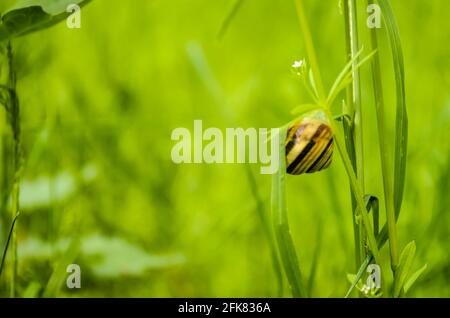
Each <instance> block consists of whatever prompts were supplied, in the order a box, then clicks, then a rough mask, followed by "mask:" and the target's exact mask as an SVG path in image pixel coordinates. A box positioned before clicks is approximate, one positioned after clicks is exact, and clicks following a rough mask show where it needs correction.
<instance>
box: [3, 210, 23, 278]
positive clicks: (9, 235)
mask: <svg viewBox="0 0 450 318" xmlns="http://www.w3.org/2000/svg"><path fill="white" fill-rule="evenodd" d="M18 217H19V213H18V214H17V215H16V217H15V218H14V220H13V221H12V224H11V228H10V230H9V234H8V239H7V240H6V245H5V249H4V250H3V256H2V262H1V263H0V278H1V277H2V273H3V267H4V265H5V260H6V255H7V254H8V247H9V243H10V242H11V237H12V234H13V232H14V226H15V225H16V221H17V218H18Z"/></svg>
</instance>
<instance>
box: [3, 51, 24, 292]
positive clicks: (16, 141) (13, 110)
mask: <svg viewBox="0 0 450 318" xmlns="http://www.w3.org/2000/svg"><path fill="white" fill-rule="evenodd" d="M6 54H7V62H8V72H9V78H8V87H9V112H10V122H11V129H12V134H13V148H14V149H13V174H14V176H13V185H12V207H11V219H15V218H16V216H17V215H19V194H20V170H21V151H20V135H21V131H20V130H21V129H20V107H19V100H18V98H17V94H16V74H15V71H14V65H13V52H12V47H11V43H10V42H9V43H8V46H7V52H6ZM11 268H12V274H11V282H10V296H11V297H15V296H16V280H17V221H16V224H15V226H14V228H13V230H12V236H11Z"/></svg>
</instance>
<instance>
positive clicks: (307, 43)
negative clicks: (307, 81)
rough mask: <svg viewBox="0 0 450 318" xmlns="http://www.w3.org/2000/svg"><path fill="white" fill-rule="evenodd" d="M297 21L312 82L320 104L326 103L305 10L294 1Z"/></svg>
mask: <svg viewBox="0 0 450 318" xmlns="http://www.w3.org/2000/svg"><path fill="white" fill-rule="evenodd" d="M295 4H296V8H297V15H298V18H299V19H298V20H299V22H300V27H301V29H302V31H303V37H304V41H305V46H306V51H307V54H308V60H309V63H310V65H311V70H312V73H313V76H314V81H315V83H316V85H317V93H318V95H319V100H320V102H321V103H324V102H325V101H326V95H325V89H324V86H323V82H322V77H321V75H320V69H319V63H318V62H317V58H316V52H315V49H314V44H313V40H312V37H311V31H310V30H309V25H308V20H307V19H306V14H305V9H304V7H303V0H295Z"/></svg>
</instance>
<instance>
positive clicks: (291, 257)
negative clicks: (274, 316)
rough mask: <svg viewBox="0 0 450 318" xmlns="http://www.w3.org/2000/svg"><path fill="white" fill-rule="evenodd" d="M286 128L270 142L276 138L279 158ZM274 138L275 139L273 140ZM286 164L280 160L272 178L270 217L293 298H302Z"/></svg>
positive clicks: (303, 292)
mask: <svg viewBox="0 0 450 318" xmlns="http://www.w3.org/2000/svg"><path fill="white" fill-rule="evenodd" d="M286 132H287V127H282V128H280V130H279V132H278V135H277V136H273V137H272V142H275V141H274V140H276V138H278V142H279V152H280V157H279V158H284V157H285V147H284V139H285V138H286ZM274 138H275V139H274ZM285 178H286V162H285V160H280V163H279V168H278V171H277V172H276V173H274V174H273V176H272V217H273V226H274V233H275V237H276V240H277V243H278V248H279V252H280V257H281V261H282V263H283V267H284V270H285V273H286V276H287V279H288V282H289V286H290V287H291V292H292V296H293V297H304V296H305V289H304V287H303V282H302V274H301V271H300V267H299V262H298V257H297V253H296V251H295V246H294V242H293V240H292V237H291V233H290V230H289V222H288V216H287V207H286V194H285Z"/></svg>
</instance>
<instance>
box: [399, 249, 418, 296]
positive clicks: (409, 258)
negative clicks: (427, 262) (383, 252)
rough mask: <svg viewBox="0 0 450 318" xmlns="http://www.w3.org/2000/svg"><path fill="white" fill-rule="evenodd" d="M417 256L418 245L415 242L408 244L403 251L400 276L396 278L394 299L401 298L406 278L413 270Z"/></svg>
mask: <svg viewBox="0 0 450 318" xmlns="http://www.w3.org/2000/svg"><path fill="white" fill-rule="evenodd" d="M415 254H416V243H415V242H414V241H412V242H410V243H408V245H406V246H405V248H404V249H403V252H402V254H401V256H400V263H399V265H398V273H397V274H398V275H397V276H396V277H395V278H396V282H395V285H394V286H395V288H394V297H399V296H400V293H401V292H402V290H403V287H404V285H405V282H406V278H407V277H408V274H409V272H410V270H411V266H412V262H413V260H414V256H415Z"/></svg>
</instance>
